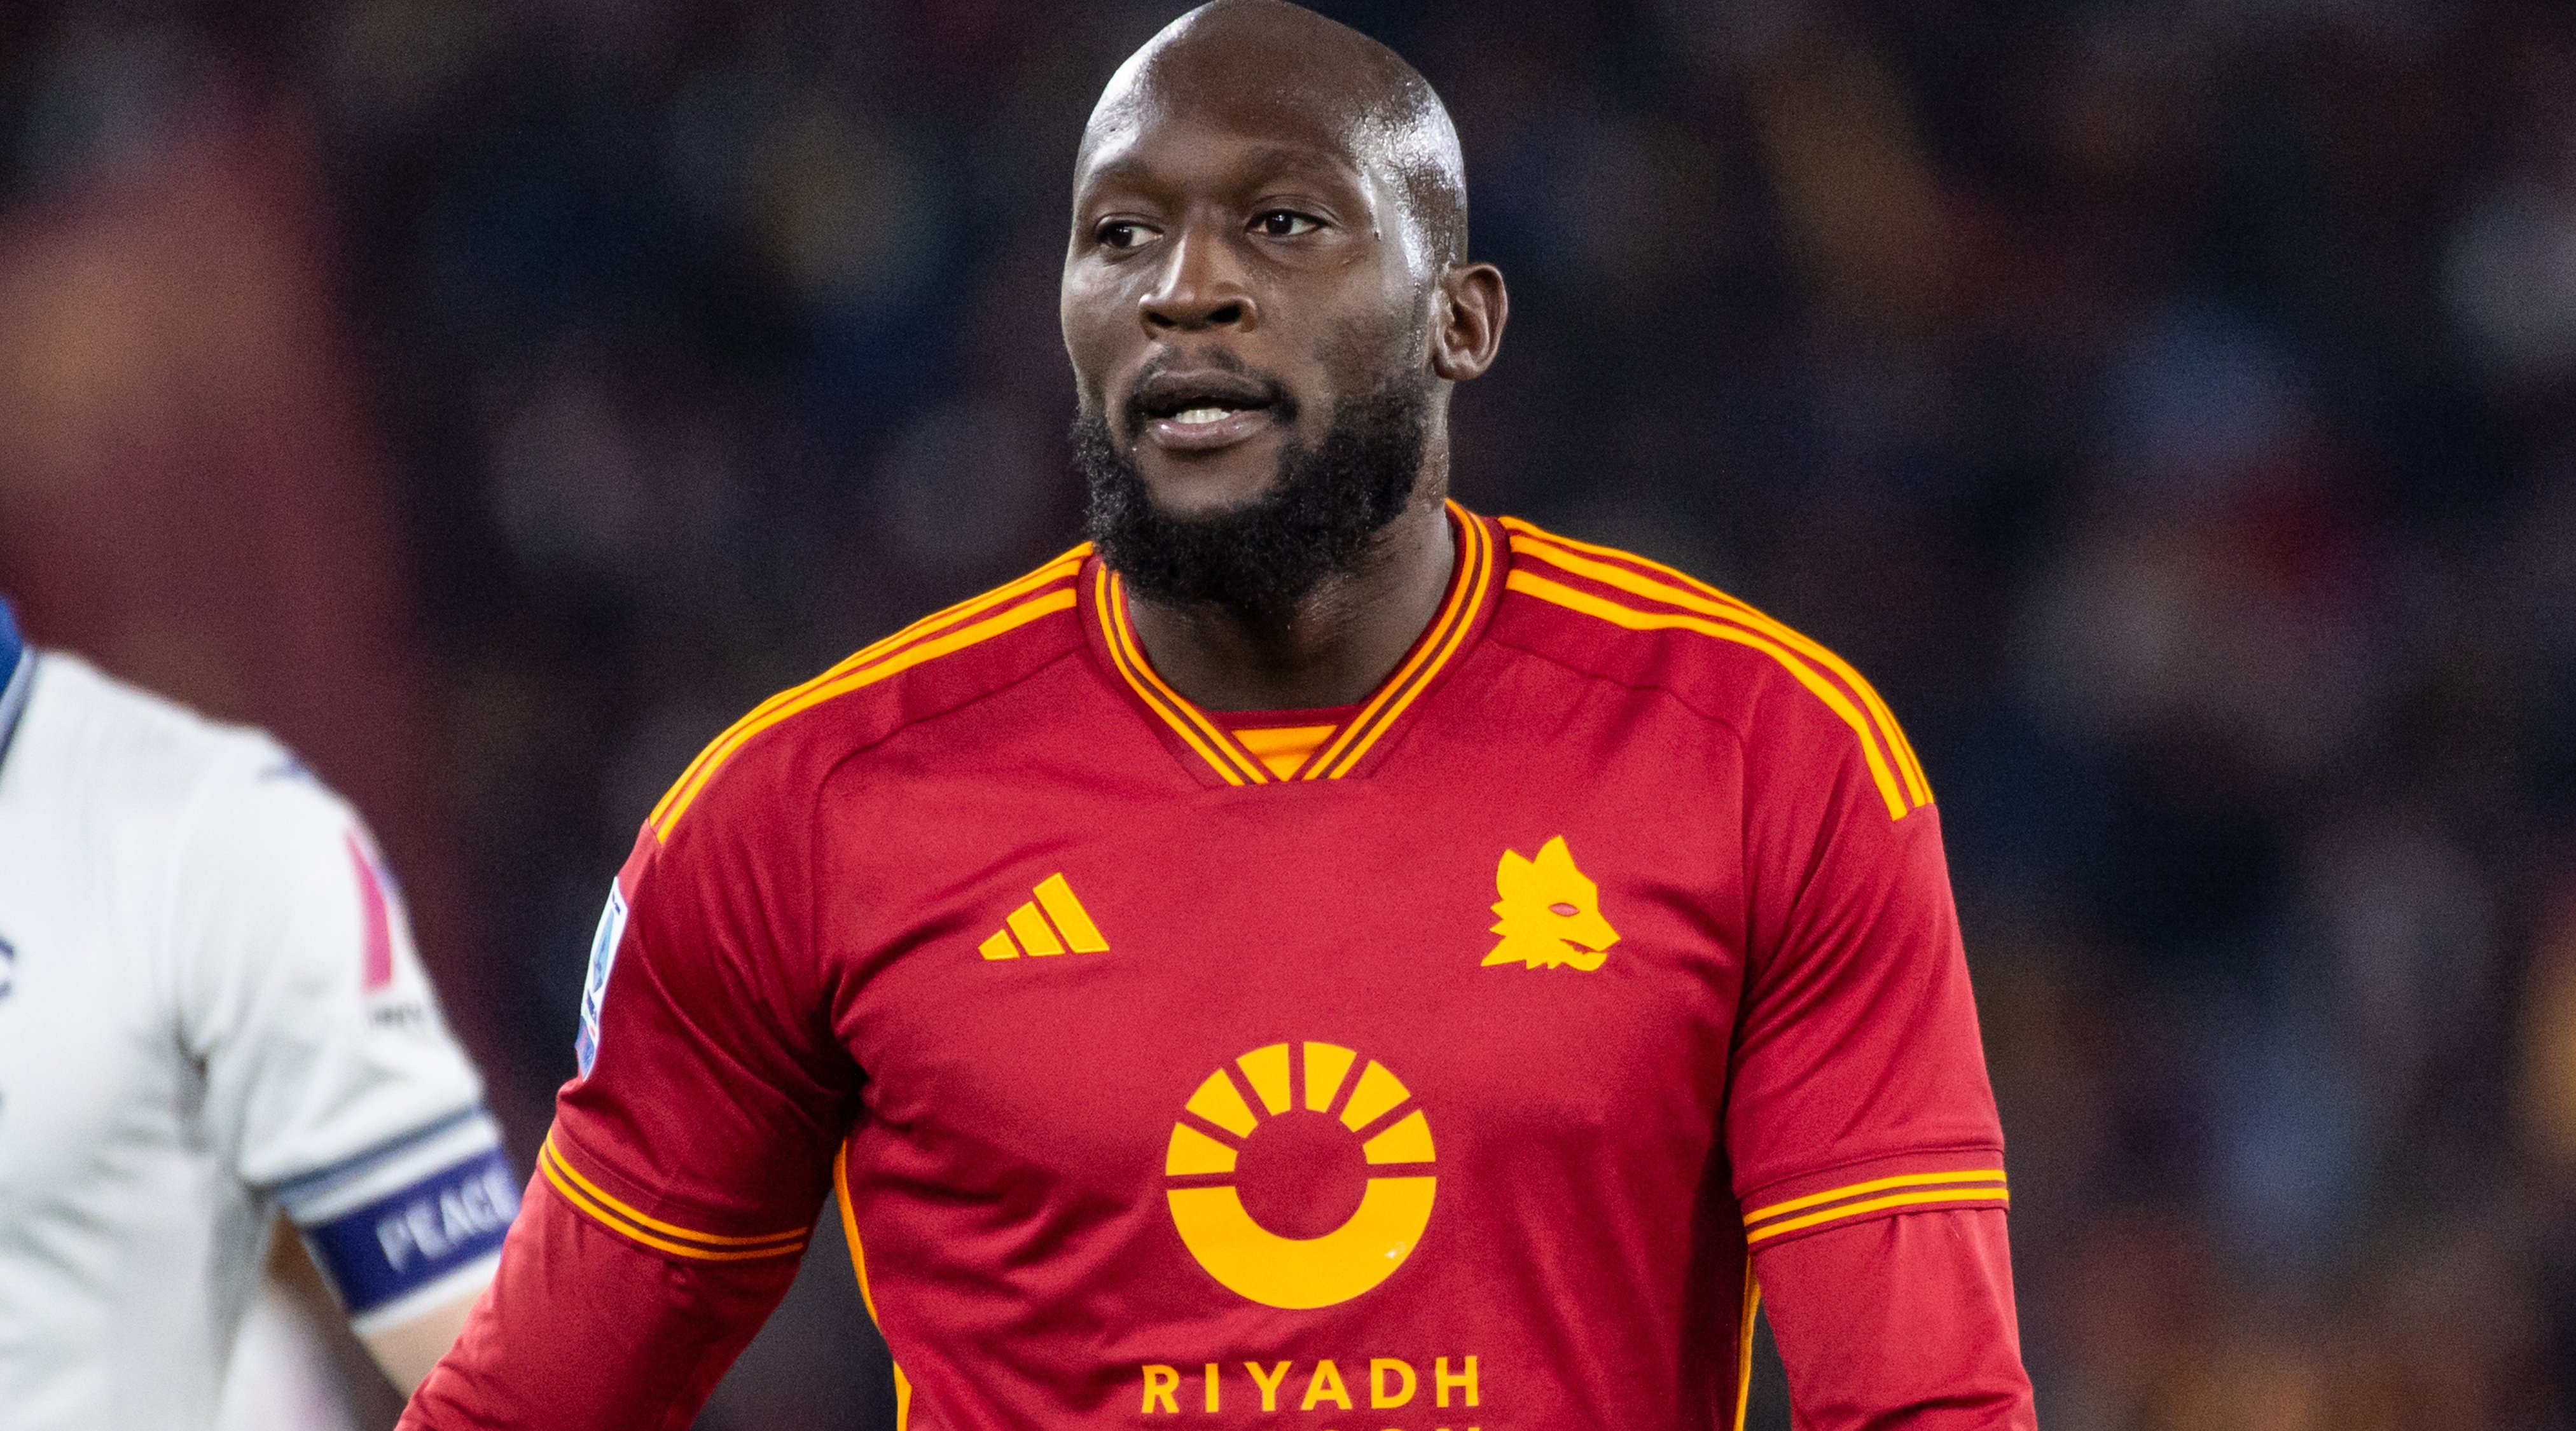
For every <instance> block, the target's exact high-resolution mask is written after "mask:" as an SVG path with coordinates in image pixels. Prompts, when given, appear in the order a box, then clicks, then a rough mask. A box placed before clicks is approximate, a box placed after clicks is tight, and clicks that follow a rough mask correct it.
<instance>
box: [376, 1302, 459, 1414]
mask: <svg viewBox="0 0 2576 1431" xmlns="http://www.w3.org/2000/svg"><path fill="white" fill-rule="evenodd" d="M482 1295H483V1290H482V1288H480V1287H478V1288H476V1289H475V1290H473V1291H472V1292H465V1293H459V1294H458V1295H456V1296H453V1297H450V1298H448V1299H447V1300H446V1301H444V1302H441V1303H439V1304H437V1305H436V1306H432V1307H425V1308H423V1309H421V1311H420V1312H418V1313H417V1314H415V1315H413V1316H410V1317H406V1318H404V1319H403V1320H401V1321H399V1322H394V1323H392V1324H390V1325H387V1326H383V1327H378V1328H377V1329H376V1330H374V1331H372V1332H361V1333H359V1334H358V1340H359V1341H360V1342H362V1343H364V1344H365V1345H366V1348H367V1355H369V1356H371V1357H374V1358H375V1360H376V1365H377V1366H379V1367H381V1368H383V1369H384V1373H385V1377H386V1379H388V1380H390V1381H391V1382H393V1384H394V1386H395V1387H396V1388H397V1389H399V1390H400V1391H401V1392H402V1394H403V1395H404V1396H409V1395H411V1394H412V1393H413V1392H414V1391H416V1390H418V1389H419V1388H420V1383H421V1380H422V1379H423V1378H424V1377H427V1376H428V1375H429V1369H430V1368H431V1367H434V1366H436V1365H438V1359H439V1358H440V1357H443V1356H445V1355H447V1349H448V1348H449V1347H452V1346H454V1345H456V1334H457V1333H458V1332H461V1331H463V1330H465V1317H466V1314H467V1313H469V1312H472V1311H473V1310H474V1303H475V1300H476V1299H477V1298H479V1297H481V1296H482Z"/></svg>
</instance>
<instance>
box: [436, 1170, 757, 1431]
mask: <svg viewBox="0 0 2576 1431" xmlns="http://www.w3.org/2000/svg"><path fill="white" fill-rule="evenodd" d="M795 1276H796V1264H795V1262H794V1261H793V1260H792V1259H784V1258H778V1259H767V1260H763V1261H757V1262H747V1263H745V1262H734V1263H693V1262H687V1261H682V1260H679V1259H675V1258H669V1257H663V1256H659V1255H656V1254H655V1253H652V1252H650V1251H648V1250H645V1249H643V1248H640V1247H638V1246H636V1245H635V1244H634V1243H632V1242H629V1241H627V1240H625V1239H623V1238H620V1237H618V1236H616V1235H615V1234H613V1233H610V1232H608V1231H607V1230H605V1229H604V1228H602V1227H601V1226H600V1225H599V1224H598V1223H596V1222H594V1221H592V1220H591V1219H590V1218H588V1217H585V1216H583V1215H582V1214H581V1213H579V1212H576V1211H575V1210H573V1208H572V1207H571V1205H570V1204H568V1203H566V1202H565V1201H564V1200H563V1198H562V1197H561V1196H559V1195H558V1194H557V1193H556V1192H555V1190H554V1189H553V1188H552V1187H550V1186H548V1185H547V1183H546V1180H545V1178H544V1177H542V1176H539V1177H536V1178H533V1179H531V1180H530V1181H529V1183H528V1195H527V1198H526V1200H525V1201H523V1202H522V1203H521V1204H520V1208H519V1220H518V1222H517V1223H516V1224H515V1225H513V1226H512V1227H511V1229H510V1237H509V1241H508V1242H507V1243H505V1244H504V1245H503V1247H502V1250H501V1271H500V1275H499V1276H497V1277H495V1278H494V1279H493V1281H492V1284H491V1286H489V1287H487V1288H485V1289H484V1292H483V1296H482V1298H481V1299H480V1300H479V1301H477V1302H476V1303H475V1306H474V1314H473V1316H472V1317H470V1318H469V1319H468V1320H467V1322H466V1324H465V1330H464V1331H463V1332H461V1333H459V1334H458V1336H457V1339H456V1345H455V1347H454V1348H452V1349H451V1350H450V1351H449V1352H448V1354H447V1357H446V1359H445V1360H443V1361H441V1362H440V1363H439V1364H438V1367H437V1369H436V1370H434V1371H432V1372H431V1373H430V1374H429V1377H428V1379H427V1380H425V1381H423V1382H422V1383H421V1384H420V1389H419V1390H417V1391H416V1392H414V1393H413V1394H412V1399H411V1404H410V1405H409V1406H408V1407H406V1408H404V1411H403V1416H402V1421H401V1423H400V1431H425V1428H429V1427H440V1428H446V1431H461V1428H467V1427H471V1428H475V1431H498V1428H502V1427H530V1428H533V1427H575V1426H597V1427H618V1428H621V1431H626V1429H627V1428H631V1431H681V1428H685V1427H686V1426H688V1424H689V1423H690V1421H691V1420H692V1419H693V1418H695V1417H696V1415H697V1412H698V1408H699V1406H700V1405H702V1404H703V1403H704V1402H705V1401H706V1399H707V1396H708V1394H709V1393H711V1392H713V1391H714V1390H715V1385H716V1382H717V1381H718V1380H719V1379H721V1378H722V1377H723V1376H724V1373H725V1369H726V1368H727V1367H730V1366H732V1365H733V1360H734V1358H735V1357H736V1356H739V1355H741V1353H742V1349H743V1347H744V1346H745V1345H747V1344H749V1342H750V1341H751V1338H752V1334H753V1333H755V1332H757V1331H758V1330H759V1329H760V1324H761V1323H762V1322H763V1321H766V1320H767V1319H768V1317H769V1314H770V1312H771V1311H772V1310H773V1309H775V1308H776V1307H777V1305H778V1299H779V1298H781V1297H784V1296H785V1295H787V1286H788V1283H790V1282H792V1281H794V1280H795Z"/></svg>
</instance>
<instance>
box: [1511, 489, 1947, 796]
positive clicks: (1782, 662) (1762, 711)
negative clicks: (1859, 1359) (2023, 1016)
mask: <svg viewBox="0 0 2576 1431" xmlns="http://www.w3.org/2000/svg"><path fill="white" fill-rule="evenodd" d="M1500 520H1501V523H1502V526H1503V528H1504V530H1505V533H1506V535H1507V539H1508V542H1509V546H1510V571H1509V574H1508V575H1507V576H1506V577H1505V579H1504V591H1503V598H1502V603H1501V605H1500V606H1499V607H1498V609H1497V610H1496V612H1495V616H1494V628H1493V634H1494V638H1495V639H1497V640H1500V641H1501V642H1503V643H1504V644H1506V645H1510V646H1513V647H1516V648H1518V649H1520V650H1523V651H1525V652H1528V653H1529V654H1532V655H1535V656H1539V657H1541V658H1544V659H1546V660H1548V661H1550V662H1552V663H1554V664H1556V665H1558V666H1561V667H1563V668H1565V669H1567V670H1569V671H1571V672H1574V673H1576V674H1579V675H1583V676H1589V677H1592V678H1595V679H1599V680H1605V681H1610V682H1614V683H1616V684H1619V685H1623V686H1628V687H1631V688H1637V689H1651V690H1660V691H1663V692H1666V693H1668V694H1670V695H1671V696H1672V697H1673V698H1674V699H1676V700H1677V701H1679V702H1680V703H1682V704H1683V705H1684V706H1687V707H1688V708H1689V709H1691V710H1693V711H1695V712H1697V713H1698V714H1699V715H1701V716H1702V717H1704V718H1706V719H1708V720H1711V721H1715V722H1718V723H1721V724H1724V725H1726V726H1728V727H1729V728H1731V729H1732V730H1733V731H1734V732H1735V733H1736V735H1737V737H1738V738H1739V739H1741V740H1742V741H1743V743H1744V746H1745V748H1746V751H1747V756H1748V759H1751V760H1754V761H1757V762H1764V761H1796V760H1799V759H1801V758H1805V759H1811V760H1818V761H1823V762H1843V761H1847V760H1854V759H1856V760H1857V761H1858V762H1859V763H1860V764H1861V765H1862V766H1864V767H1866V769H1867V772H1868V775H1869V778H1870V781H1871V783H1872V784H1873V785H1874V786H1875V787H1876V788H1877V792H1878V795H1879V797H1880V798H1881V799H1882V800H1883V801H1884V802H1885V804H1886V806H1887V812H1888V815H1889V817H1890V818H1891V819H1902V818H1903V817H1904V816H1905V815H1906V814H1908V813H1910V812H1911V811H1913V810H1915V809H1917V808H1919V807H1921V806H1924V805H1928V804H1930V803H1931V801H1932V788H1931V784H1930V782H1929V781H1928V780H1926V779H1925V777H1924V775H1923V767H1922V762H1921V761H1919V760H1918V759H1916V757H1915V754H1914V750H1913V747H1912V746H1911V745H1910V744H1909V743H1908V742H1907V740H1906V738H1905V732H1904V731H1903V729H1902V728H1900V727H1899V726H1898V725H1897V722H1896V717H1895V715H1894V713H1893V712H1891V711H1890V710H1889V709H1888V707H1887V703H1886V702H1885V701H1884V700H1882V699H1881V698H1880V697H1879V694H1878V692H1877V691H1876V690H1875V689H1874V688H1872V687H1871V685H1870V684H1869V682H1868V681H1866V680H1864V679H1863V678H1862V677H1861V674H1860V672H1859V671H1857V670H1854V669H1853V668H1852V666H1851V664H1850V663H1849V662H1847V661H1845V660H1844V659H1843V658H1842V657H1840V656H1838V655H1836V654H1834V652H1832V651H1831V650H1829V649H1827V648H1826V647H1825V646H1824V645H1823V644H1822V643H1820V642H1818V641H1815V640H1814V639H1812V638H1810V637H1808V636H1806V635H1805V634H1803V633H1801V632H1799V631H1797V630H1795V629H1793V628H1791V627H1790V626H1789V625H1787V624H1786V623H1784V622H1782V621H1780V620H1778V619H1776V618H1774V617H1771V616H1769V615H1766V614H1764V613H1763V612H1761V611H1759V610H1756V609H1755V608H1754V607H1752V606H1751V605H1749V604H1747V603H1745V602H1743V601H1740V600H1738V599H1737V598H1735V597H1732V596H1729V595H1727V594H1726V593H1725V592H1723V591H1720V590H1718V589H1717V588H1716V587H1713V586H1710V585H1708V584H1707V583H1705V582H1701V581H1699V580H1696V579H1695V578H1692V577H1690V576H1686V575H1684V574H1683V573H1681V572H1679V571H1676V570H1674V569H1673V568H1671V567H1668V566H1664V565H1662V564H1660V563H1657V562H1652V561H1648V560H1647V559H1645V558H1643V557H1640V556H1637V555H1635V554H1633V553H1630V552H1624V551H1620V550H1617V549H1616V548H1612V547H1604V546H1595V545H1593V544H1591V543H1588V542H1578V541H1575V540H1573V539H1571V538H1567V537H1560V536H1557V535H1555V534H1553V533H1550V532H1546V531H1542V530H1540V529H1539V528H1537V527H1534V526H1532V525H1530V524H1529V523H1527V522H1524V521H1521V520H1519V519H1517V518H1514V517H1504V518H1502V519H1500Z"/></svg>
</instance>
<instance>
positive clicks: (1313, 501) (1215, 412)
mask: <svg viewBox="0 0 2576 1431" xmlns="http://www.w3.org/2000/svg"><path fill="white" fill-rule="evenodd" d="M1466 248H1467V185H1466V176H1465V169H1464V166H1463V164H1462V163H1461V161H1460V158H1459V153H1458V134H1457V131H1456V130H1455V129H1453V128H1452V127H1451V126H1450V123H1449V115H1448V111H1446V110H1445V109H1443V108H1442V107H1441V104H1440V97H1439V96H1438V95H1436V94H1433V93H1432V92H1431V86H1430V85H1429V84H1428V83H1427V82H1425V81H1424V80H1423V78H1422V76H1421V75H1420V74H1419V73H1417V72H1416V71H1415V70H1414V68H1413V66H1411V65H1409V64H1406V63H1405V62H1404V61H1403V59H1402V58H1400V57H1399V56H1397V55H1396V53H1395V52H1394V51H1393V50H1390V49H1388V48H1387V47H1386V46H1384V45H1381V44H1379V43H1378V42H1377V41H1375V40H1372V39H1370V38H1368V37H1367V36H1365V35H1362V34H1360V33H1359V32H1358V31H1356V30H1352V29H1349V28H1347V27H1345V26H1342V25H1337V24H1334V23H1333V22H1332V21H1330V20H1327V19H1325V18H1323V17H1322V16H1320V15H1317V14H1315V13H1314V12H1312V11H1309V10H1301V9H1299V8H1297V7H1296V6H1294V5H1287V4H1282V3H1279V0H1216V3H1214V4H1210V5H1203V6H1200V7H1199V8H1198V9H1196V10H1192V11H1191V12H1190V13H1188V14H1187V15H1184V16H1182V17H1181V18H1180V19H1178V20H1175V21H1173V22H1172V23H1171V24H1170V25H1168V26H1166V27H1165V28H1164V29H1163V31H1162V33H1160V34H1158V35H1156V36H1155V37H1154V38H1153V39H1152V40H1150V41H1148V42H1146V44H1145V47H1144V48H1143V49H1141V50H1138V51H1137V52H1136V53H1135V54H1134V55H1132V56H1130V57H1129V58H1128V60H1127V62H1126V63H1125V64H1123V65H1120V66H1119V67H1118V72H1117V73H1116V74H1115V75H1113V76H1112V77H1111V78H1110V81H1109V86H1108V88H1107V90H1105V91H1104V92H1103V93H1102V94H1101V96H1100V103H1099V105H1098V106H1097V107H1096V108H1094V109H1093V110H1092V113H1091V122H1090V124H1089V125H1088V126H1086V127H1085V128H1084V130H1083V135H1082V148H1081V151H1080V153H1079V154H1078V155H1077V156H1076V158H1075V162H1074V170H1073V223H1072V226H1071V229H1070V231H1069V232H1068V234H1067V235H1066V245H1065V264H1064V283H1063V286H1062V288H1061V289H1060V290H1059V292H1058V303H1059V307H1060V316H1061V318H1062V321H1063V326H1064V341H1065V353H1066V356H1068V357H1070V358H1071V359H1072V360H1073V373H1074V389H1075V395H1076V397H1077V399H1078V401H1079V405H1080V410H1079V415H1078V417H1077V419H1076V424H1075V454H1076V458H1077V461H1078V463H1079V465H1080V466H1081V468H1082V470H1083V472H1084V475H1085V477H1086V478H1087V479H1088V480H1089V482H1090V483H1091V496H1092V502H1091V513H1090V528H1091V533H1092V540H1093V542H1094V543H1095V544H1096V546H1097V548H1098V550H1099V552H1100V555H1101V559H1102V560H1103V561H1105V562H1107V563H1108V564H1109V565H1110V566H1111V567H1112V568H1113V569H1114V570H1117V571H1118V572H1120V573H1121V574H1122V575H1123V577H1124V578H1125V580H1126V583H1127V586H1128V589H1129V590H1130V591H1131V592H1132V593H1134V594H1135V595H1137V596H1139V597H1142V598H1144V599H1147V600H1149V601H1156V602H1161V603H1163V604H1164V605H1165V606H1166V607H1167V608H1171V609H1180V608H1190V609H1194V610H1198V611H1201V612H1202V613H1205V612H1210V611H1224V612H1230V613H1233V615H1232V617H1230V618H1228V619H1239V620H1241V621H1245V622H1250V623H1252V624H1253V625H1254V626H1259V627H1261V628H1262V629H1264V630H1268V631H1270V632H1272V633H1273V634H1274V635H1275V634H1276V633H1277V632H1279V631H1282V630H1286V629H1290V628H1291V627H1293V626H1294V625H1295V623H1294V622H1293V621H1291V620H1290V613H1292V612H1294V611H1296V610H1300V609H1307V610H1310V611H1311V610H1312V609H1314V608H1313V601H1312V600H1310V598H1312V599H1314V600H1327V601H1329V600H1332V599H1339V598H1331V597H1330V596H1329V593H1330V592H1332V591H1336V590H1340V591H1346V592H1355V591H1358V590H1360V589H1361V587H1362V586H1363V585H1365V583H1366V582H1367V581H1370V580H1378V579H1380V578H1378V577H1375V576H1371V575H1370V573H1372V572H1381V571H1401V572H1403V573H1404V575H1403V577H1402V581H1403V582H1406V583H1412V585H1410V586H1407V587H1406V588H1405V589H1406V590H1407V591H1408V592H1409V593H1410V594H1409V595H1408V596H1407V597H1406V598H1405V600H1407V601H1411V600H1414V599H1417V598H1420V599H1424V600H1429V599H1435V598H1436V597H1437V594H1438V593H1437V589H1436V581H1437V579H1438V577H1439V575H1440V573H1441V572H1443V571H1445V570H1446V568H1447V564H1448V562H1449V559H1450V556H1451V551H1450V544H1449V543H1450V534H1449V527H1448V519H1447V517H1446V515H1445V514H1444V510H1443V508H1442V505H1441V501H1442V498H1443V497H1444V496H1445V495H1446V493H1447V490H1448V476H1449V439H1448V411H1449V389H1450V387H1451V386H1452V385H1453V384H1455V383H1458V382H1461V381H1464V380H1465V379H1468V378H1472V377H1474V376H1476V375H1477V374H1478V373H1481V372H1483V371H1484V370H1485V366H1486V365H1487V364H1488V363H1490V362H1491V361H1492V360H1493V356H1494V351H1495V347H1496V344H1497V343H1498V342H1499V341H1500V337H1501V333H1502V324H1503V317H1504V313H1505V309H1506V300H1505V297H1504V292H1503V280H1502V275H1501V274H1500V273H1499V272H1497V271H1495V269H1494V267H1493V265H1491V264H1483V263H1473V262H1470V261H1468V260H1467V258H1466ZM1425 582H1430V583H1433V585H1432V586H1429V587H1424V586H1422V583H1425ZM1417 588H1418V589H1417ZM1319 591H1320V592H1325V593H1327V596H1325V597H1317V596H1316V593H1318V592H1319ZM1426 591H1427V592H1428V593H1429V595H1428V596H1426V595H1425V592H1426ZM1352 599H1356V598H1352ZM1211 619H1213V618H1211ZM1149 625H1150V619H1149ZM1246 629H1250V628H1249V627H1247V628H1246ZM1148 639H1149V643H1150V641H1151V639H1152V638H1150V637H1149V638H1148ZM1407 639H1409V637H1408V638H1407Z"/></svg>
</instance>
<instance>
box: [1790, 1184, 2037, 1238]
mask: <svg viewBox="0 0 2576 1431" xmlns="http://www.w3.org/2000/svg"><path fill="white" fill-rule="evenodd" d="M2011 1202H2012V1194H2011V1192H2010V1191H2009V1189H2008V1188H2007V1186H2006V1184H2005V1182H2004V1170H2003V1169H2001V1168H1976V1169H1970V1170H1967V1171H1963V1172H1943V1173H1906V1174H1902V1175H1900V1176H1897V1177H1887V1178H1872V1179H1870V1180H1869V1181H1867V1182H1858V1183H1853V1184H1851V1185H1849V1186H1847V1187H1839V1188H1828V1189H1827V1190H1825V1191H1823V1192H1815V1193H1808V1194H1806V1195H1805V1196H1803V1197H1793V1198H1790V1199H1788V1200H1787V1201H1785V1202H1775V1203H1773V1204H1771V1205H1770V1206H1768V1207H1758V1208H1755V1209H1754V1210H1753V1211H1751V1212H1748V1213H1746V1214H1745V1215H1744V1240H1745V1242H1746V1243H1747V1244H1757V1245H1758V1244H1760V1243H1762V1242H1764V1241H1767V1240H1768V1239H1770V1238H1774V1237H1779V1236H1782V1235H1783V1234H1786V1233H1791V1232H1803V1231H1805V1230H1806V1229H1808V1228H1811V1227H1822V1226H1824V1225H1825V1224H1827V1223H1830V1222H1841V1221H1845V1220H1848V1219H1858V1218H1863V1217H1867V1216H1869V1215H1870V1214H1872V1213H1880V1212H1890V1211H1898V1210H1905V1209H1913V1208H1938V1207H1944V1206H1950V1207H1969V1206H1985V1205H1995V1204H2002V1205H2006V1206H2009V1205H2010V1204H2011Z"/></svg>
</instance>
